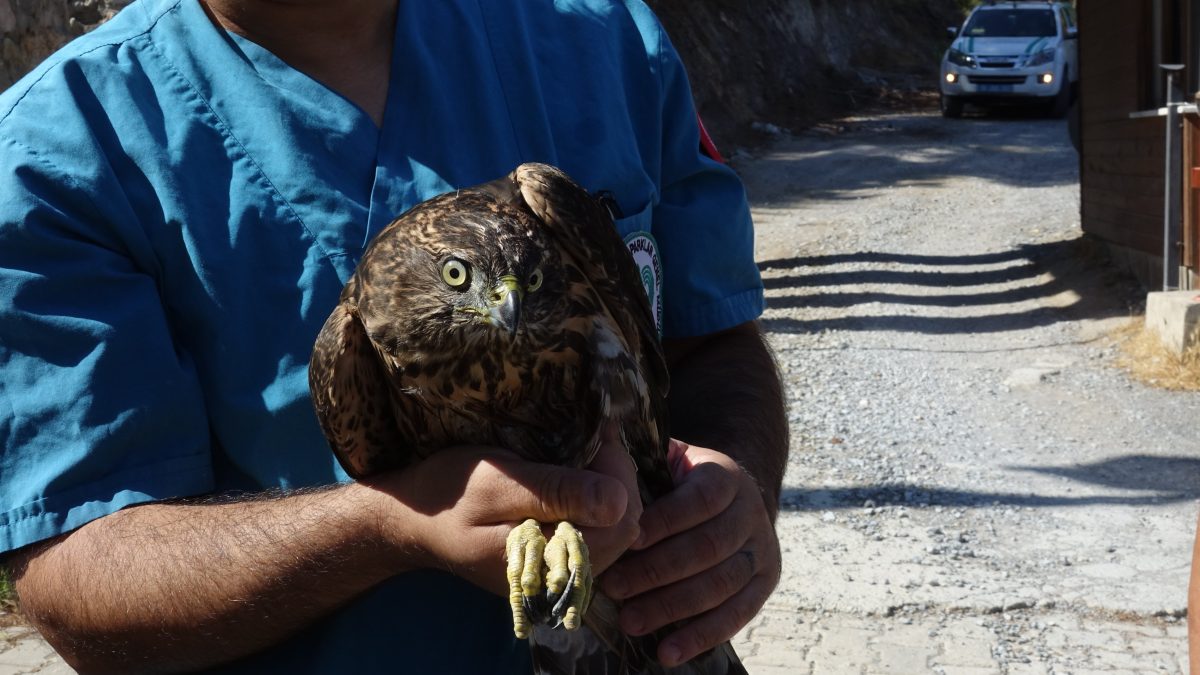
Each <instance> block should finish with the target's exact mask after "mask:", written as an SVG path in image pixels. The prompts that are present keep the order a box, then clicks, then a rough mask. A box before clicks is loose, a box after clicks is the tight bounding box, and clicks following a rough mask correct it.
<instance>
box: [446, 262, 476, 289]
mask: <svg viewBox="0 0 1200 675" xmlns="http://www.w3.org/2000/svg"><path fill="white" fill-rule="evenodd" d="M468 278H469V276H468V274H467V264H466V263H464V262H463V261H461V260H456V259H454V258H451V259H449V260H447V261H446V264H445V265H442V281H444V282H446V285H447V286H450V287H451V288H461V287H462V286H463V285H464V284H466V283H467V279H468Z"/></svg>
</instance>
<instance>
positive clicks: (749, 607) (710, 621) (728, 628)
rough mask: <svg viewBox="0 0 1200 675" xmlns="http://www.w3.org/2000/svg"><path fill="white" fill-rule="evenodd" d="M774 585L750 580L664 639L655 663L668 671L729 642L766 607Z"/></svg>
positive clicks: (765, 578)
mask: <svg viewBox="0 0 1200 675" xmlns="http://www.w3.org/2000/svg"><path fill="white" fill-rule="evenodd" d="M774 587H775V583H774V582H773V581H771V580H770V578H769V577H768V576H764V575H759V576H756V577H754V578H753V579H751V580H750V583H749V584H747V585H746V587H745V588H743V589H742V590H741V591H739V592H738V593H736V594H734V596H733V597H731V598H729V600H727V601H725V602H724V603H723V604H722V605H721V606H720V607H717V608H716V609H712V610H709V611H708V612H705V613H704V614H701V615H700V616H698V617H696V618H695V620H693V621H690V622H688V624H687V625H686V626H684V627H683V628H681V629H679V630H677V631H675V632H674V633H671V634H670V635H668V636H667V637H666V638H665V639H664V640H663V641H662V642H661V643H659V645H658V659H659V661H661V662H662V664H663V665H664V666H667V667H668V668H670V667H673V666H677V665H679V664H681V663H683V662H684V661H687V660H688V659H691V658H693V657H695V656H696V655H697V654H699V653H701V652H703V651H705V650H707V649H712V648H713V647H716V646H717V645H719V644H721V643H722V642H725V641H727V640H729V639H730V638H732V637H733V636H734V635H735V634H737V632H738V631H739V630H741V629H742V627H743V626H745V625H746V624H748V623H750V620H751V619H753V618H754V615H755V614H757V613H758V610H760V609H762V606H763V605H764V604H766V602H767V598H768V597H769V596H770V595H771V590H772V589H773V588H774Z"/></svg>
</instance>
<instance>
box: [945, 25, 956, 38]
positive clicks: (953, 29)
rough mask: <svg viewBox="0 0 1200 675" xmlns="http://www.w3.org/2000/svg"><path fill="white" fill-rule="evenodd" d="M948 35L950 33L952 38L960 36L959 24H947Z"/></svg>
mask: <svg viewBox="0 0 1200 675" xmlns="http://www.w3.org/2000/svg"><path fill="white" fill-rule="evenodd" d="M946 35H948V36H949V37H950V39H951V40H953V39H954V38H956V37H958V27H957V26H946Z"/></svg>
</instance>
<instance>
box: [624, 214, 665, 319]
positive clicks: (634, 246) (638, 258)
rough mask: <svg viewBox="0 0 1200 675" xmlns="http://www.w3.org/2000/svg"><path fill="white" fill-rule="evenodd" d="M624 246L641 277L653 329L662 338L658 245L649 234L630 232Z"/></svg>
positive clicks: (660, 277) (661, 276)
mask: <svg viewBox="0 0 1200 675" xmlns="http://www.w3.org/2000/svg"><path fill="white" fill-rule="evenodd" d="M625 245H626V246H627V247H629V253H630V254H631V255H632V256H633V262H634V264H635V265H637V269H638V274H639V275H641V277H642V286H644V287H645V289H646V297H648V298H650V311H651V312H652V313H653V314H654V327H655V328H657V329H658V337H659V338H660V339H661V338H662V330H663V328H662V323H663V292H662V283H663V272H662V262H660V261H659V259H658V243H657V242H655V241H654V237H653V236H652V235H651V234H650V233H649V232H630V233H629V235H628V236H626V237H625Z"/></svg>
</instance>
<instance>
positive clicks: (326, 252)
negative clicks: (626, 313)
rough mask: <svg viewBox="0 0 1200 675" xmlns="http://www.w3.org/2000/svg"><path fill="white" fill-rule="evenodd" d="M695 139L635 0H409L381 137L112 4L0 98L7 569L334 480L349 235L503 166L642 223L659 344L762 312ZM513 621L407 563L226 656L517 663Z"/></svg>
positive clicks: (208, 38)
mask: <svg viewBox="0 0 1200 675" xmlns="http://www.w3.org/2000/svg"><path fill="white" fill-rule="evenodd" d="M698 148H699V135H698V129H697V125H696V121H695V112H694V108H693V106H692V100H691V95H690V89H689V87H688V82H687V79H686V76H685V74H684V71H683V67H682V65H681V64H680V62H679V59H678V56H677V55H676V53H675V52H674V50H673V48H672V47H671V45H670V44H669V42H668V41H667V38H666V36H665V35H664V34H663V32H662V29H661V27H660V26H659V24H658V22H657V19H656V18H655V17H654V16H653V14H652V13H651V12H650V11H649V9H647V8H646V7H645V6H644V5H642V4H641V3H640V2H637V1H636V0H627V1H625V2H609V1H604V0H557V1H551V0H489V1H488V2H479V1H478V0H436V1H434V0H422V1H415V2H401V3H400V8H399V15H398V18H397V22H396V38H395V45H394V48H393V56H392V68H391V83H390V88H389V93H388V102H387V109H386V113H385V118H384V122H383V126H382V130H380V129H379V128H377V127H376V126H375V125H374V123H373V122H372V121H371V119H370V118H369V117H368V116H367V114H366V113H365V112H364V111H362V110H361V109H359V108H358V107H357V106H355V105H354V104H353V103H351V102H350V101H348V100H347V99H345V98H343V97H341V96H340V95H338V94H336V93H334V92H332V91H331V90H329V89H327V88H326V87H325V86H323V85H321V84H320V83H318V82H316V81H315V80H313V79H311V78H309V77H308V76H306V75H304V74H303V73H300V72H298V71H296V70H294V69H292V68H291V67H290V66H288V65H287V64H285V63H284V62H282V61H281V60H279V59H278V58H277V57H275V56H274V55H273V54H271V53H270V52H268V51H266V50H265V49H263V48H261V47H259V46H258V45H256V44H254V43H252V42H250V41H248V40H245V39H242V38H240V37H237V36H233V35H231V34H229V33H227V32H225V31H223V30H220V29H219V28H217V27H216V26H214V25H213V24H212V22H211V21H210V20H209V19H208V17H207V16H206V15H205V13H204V11H203V9H202V8H201V7H200V5H199V4H198V3H197V0H143V1H141V2H137V3H135V4H133V5H130V6H129V7H128V8H126V9H125V10H124V11H122V12H121V13H120V14H119V15H118V16H117V17H116V18H114V19H113V20H112V21H110V22H109V23H107V24H105V25H104V26H102V27H101V28H99V29H97V30H96V31H94V32H92V33H89V34H87V35H85V36H83V37H81V38H79V39H77V40H75V41H74V42H72V43H71V44H69V45H68V46H67V47H65V48H64V49H63V50H61V51H60V52H58V53H57V54H55V55H54V56H52V57H51V58H50V59H48V60H47V61H46V62H45V63H44V64H42V66H40V67H39V68H38V69H37V70H35V71H34V72H33V73H31V74H30V75H28V76H27V77H25V78H24V79H22V80H21V81H20V82H18V83H17V84H16V85H14V86H13V87H12V88H11V89H9V90H8V91H7V92H5V93H4V94H3V95H0V551H7V550H12V549H15V548H18V547H21V546H24V545H27V544H30V543H32V542H35V541H39V540H42V539H45V538H48V537H52V536H54V535H57V534H60V533H62V532H66V531H69V530H71V529H73V528H76V527H79V526H80V525H82V524H84V523H86V522H88V521H90V520H92V519H95V518H98V517H101V516H104V515H106V514H108V513H111V512H113V511H115V510H117V509H120V508H122V507H124V506H128V505H130V504H136V503H141V502H146V501H151V500H158V499H166V498H172V497H180V496H187V495H199V494H207V493H212V492H228V491H235V490H244V491H259V490H262V489H265V488H271V487H279V488H284V489H287V488H294V487H300V486H309V485H320V484H328V483H330V482H334V481H339V480H346V476H345V474H344V473H343V472H342V471H341V469H340V467H338V465H337V462H336V461H335V460H334V458H333V455H332V454H331V453H330V452H329V449H328V447H327V446H326V444H325V441H324V438H323V436H322V435H321V432H320V430H319V428H318V426H317V423H316V419H315V417H314V415H313V412H312V406H311V402H310V399H309V394H308V385H307V365H308V359H309V354H310V352H311V349H312V344H313V340H314V338H315V336H316V334H317V332H318V331H319V330H320V328H321V325H322V323H323V322H324V320H325V318H326V316H327V315H328V313H329V311H330V310H331V308H332V307H333V306H334V304H335V303H336V302H337V297H338V294H339V292H340V290H341V287H342V285H343V284H344V283H345V281H346V280H347V279H348V278H349V276H350V274H351V272H352V271H353V269H354V266H355V264H356V263H357V261H358V259H359V256H360V255H361V253H362V251H363V249H364V245H365V243H366V242H367V240H368V239H369V238H370V237H371V236H372V235H373V234H374V233H376V232H378V231H379V230H380V229H381V228H382V227H383V226H384V225H386V224H387V223H388V222H389V221H391V220H392V219H393V218H394V217H395V216H396V215H397V214H399V213H402V212H403V211H405V210H406V209H408V208H410V207H412V206H413V205H414V204H416V203H418V202H420V201H422V200H424V199H427V198H430V197H432V196H435V195H437V194H440V193H442V192H445V191H448V190H450V189H453V188H454V187H460V186H468V185H474V184H477V183H480V182H484V181H487V180H491V179H493V178H496V177H498V176H501V175H504V174H506V173H508V172H509V171H511V170H512V168H513V167H515V166H516V165H517V164H519V163H521V162H528V161H540V162H547V163H551V164H555V165H558V166H560V167H562V168H563V169H564V170H566V171H567V172H568V173H569V174H570V175H571V176H573V177H574V178H575V179H576V180H577V181H579V182H580V183H581V184H583V185H584V186H585V187H587V188H588V189H592V190H608V191H610V192H612V193H613V195H614V196H615V198H616V200H617V202H618V204H619V206H620V208H621V210H622V211H623V213H624V217H623V218H622V219H621V220H620V221H619V222H618V228H619V229H620V230H621V233H622V234H623V235H627V236H630V237H633V236H634V235H635V233H639V232H640V233H648V234H647V236H643V237H641V239H642V240H643V241H646V240H649V241H653V242H655V243H656V246H657V250H656V253H657V255H658V259H659V262H660V263H661V271H662V278H661V288H662V301H663V313H662V323H663V329H664V332H665V335H666V336H667V337H681V336H688V335H698V334H703V333H707V332H711V331H715V330H720V329H723V328H727V327H730V326H733V325H736V324H738V323H741V322H744V321H747V320H751V319H753V318H755V317H757V316H758V314H759V313H760V312H761V310H762V285H761V281H760V279H759V276H758V272H757V270H756V268H755V266H754V262H753V235H752V229H751V224H750V220H749V211H748V208H747V205H746V200H745V195H744V192H743V190H742V187H741V184H740V183H739V181H738V179H737V178H736V176H735V175H734V174H733V173H732V171H731V170H729V169H728V168H727V167H725V166H722V165H720V164H718V163H716V162H713V161H711V160H709V159H708V158H706V157H705V156H703V155H702V154H701V153H700V152H699V150H698ZM136 572H137V571H136V569H133V570H130V573H131V574H136ZM509 621H510V617H509V616H508V613H507V606H506V602H505V601H504V599H502V598H498V597H495V596H491V595H489V594H487V593H485V592H483V591H480V590H478V589H476V588H474V587H473V586H470V585H469V584H467V583H466V582H463V581H460V580H458V579H456V578H454V577H451V576H448V575H445V574H442V573H439V572H433V571H428V572H418V573H412V574H406V575H402V576H400V577H398V578H396V579H394V580H392V581H390V582H388V583H386V584H384V585H382V586H380V587H379V588H377V589H375V590H373V591H372V592H371V593H368V594H367V595H365V596H364V597H363V598H360V599H359V600H357V601H355V602H354V603H352V604H351V605H350V606H349V607H347V608H346V609H344V610H342V611H340V612H338V613H336V614H334V615H333V616H331V617H329V618H328V619H326V620H324V621H322V622H320V623H319V624H317V625H315V626H313V627H312V628H310V629H309V630H307V631H305V632H304V633H303V634H301V635H299V636H297V637H296V638H294V639H292V640H290V641H288V642H286V643H284V644H283V645H281V646H279V647H277V648H275V649H272V650H269V651H268V652H266V653H264V654H262V655H260V657H258V658H257V659H254V660H252V662H250V663H248V664H243V665H244V667H245V669H246V672H266V671H267V670H278V671H280V672H285V671H286V672H292V671H298V670H310V671H314V672H322V671H333V670H339V671H340V670H345V669H347V668H350V669H353V670H354V671H356V672H371V670H372V668H375V667H379V668H387V669H388V670H389V672H394V671H395V670H396V669H397V668H398V667H401V668H402V669H403V670H405V671H406V672H417V673H428V672H472V673H476V672H479V673H482V672H520V671H522V670H528V663H527V655H526V650H525V649H524V647H523V645H520V644H519V643H517V642H516V641H515V640H514V639H513V638H512V637H511V627H510V625H509ZM464 635H469V636H470V640H469V645H467V644H464V641H463V636H464ZM268 666H270V667H269V668H268Z"/></svg>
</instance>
